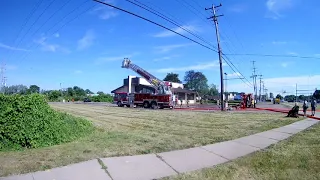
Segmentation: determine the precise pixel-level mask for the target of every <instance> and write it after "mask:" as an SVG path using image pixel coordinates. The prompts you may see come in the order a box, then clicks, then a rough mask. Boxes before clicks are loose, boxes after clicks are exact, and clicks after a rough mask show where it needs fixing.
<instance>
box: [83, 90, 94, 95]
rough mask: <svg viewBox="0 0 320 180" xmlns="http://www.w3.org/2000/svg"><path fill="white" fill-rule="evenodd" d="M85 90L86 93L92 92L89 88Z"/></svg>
mask: <svg viewBox="0 0 320 180" xmlns="http://www.w3.org/2000/svg"><path fill="white" fill-rule="evenodd" d="M85 92H86V94H94V93H93V92H92V91H90V89H86V90H85Z"/></svg>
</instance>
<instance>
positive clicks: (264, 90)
mask: <svg viewBox="0 0 320 180" xmlns="http://www.w3.org/2000/svg"><path fill="white" fill-rule="evenodd" d="M261 83H262V91H263V92H262V93H263V94H264V95H265V92H266V88H265V87H264V81H261V79H260V89H261ZM265 99H266V98H265Z"/></svg>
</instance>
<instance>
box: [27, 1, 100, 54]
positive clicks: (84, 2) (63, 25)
mask: <svg viewBox="0 0 320 180" xmlns="http://www.w3.org/2000/svg"><path fill="white" fill-rule="evenodd" d="M88 2H89V1H87V0H85V1H83V2H82V3H81V4H79V6H77V7H75V8H74V9H73V10H72V11H70V12H69V13H68V14H67V15H66V16H64V17H62V18H61V19H60V20H59V21H58V23H55V24H54V25H53V26H51V27H50V28H49V29H48V30H47V32H46V33H48V32H49V31H51V30H52V29H53V28H55V27H56V26H57V25H58V24H59V23H60V22H63V21H64V20H65V19H66V18H67V17H68V16H69V15H70V14H72V13H73V12H75V11H76V10H78V9H79V8H80V7H82V6H83V5H84V4H86V3H88ZM94 6H95V5H93V6H90V7H89V8H87V9H86V10H85V11H82V12H81V13H79V14H78V15H76V16H75V17H74V18H73V19H71V20H69V21H66V22H65V23H64V24H62V26H61V27H60V28H58V29H57V30H56V31H54V32H53V33H52V34H51V35H53V34H55V33H57V32H58V31H59V30H61V29H62V28H63V27H65V26H66V25H67V24H69V23H70V22H72V21H74V20H75V19H77V18H78V17H79V16H80V15H82V14H84V13H86V12H87V11H89V10H90V9H92V8H93V7H94ZM45 41H46V38H43V40H42V41H40V42H38V44H37V45H36V47H35V48H38V47H39V46H40V44H42V43H44V42H45ZM33 46H34V44H33ZM33 46H32V48H33ZM29 54H30V53H27V52H26V54H24V56H21V60H23V59H25V58H26V57H27V56H28V55H29Z"/></svg>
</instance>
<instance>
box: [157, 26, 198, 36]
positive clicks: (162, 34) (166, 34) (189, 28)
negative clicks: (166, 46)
mask: <svg viewBox="0 0 320 180" xmlns="http://www.w3.org/2000/svg"><path fill="white" fill-rule="evenodd" d="M181 27H182V28H180V27H177V28H174V29H172V30H174V31H176V32H177V33H180V34H185V33H187V32H186V31H185V30H183V29H187V30H189V31H197V30H198V29H197V28H196V27H195V26H181ZM175 35H177V34H175V33H173V32H171V31H168V30H165V31H161V32H159V33H157V34H154V35H153V37H171V36H175Z"/></svg>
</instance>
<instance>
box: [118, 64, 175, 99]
mask: <svg viewBox="0 0 320 180" xmlns="http://www.w3.org/2000/svg"><path fill="white" fill-rule="evenodd" d="M121 67H122V68H127V69H131V70H133V71H135V72H136V73H137V74H139V75H140V76H142V77H143V78H144V79H146V80H147V81H148V82H149V83H150V84H151V85H153V86H154V87H155V88H156V91H158V93H159V94H172V92H171V89H170V85H169V83H166V82H164V81H161V80H160V79H158V78H156V77H155V76H153V75H152V74H150V73H149V72H147V71H146V70H144V69H142V68H141V67H139V66H138V65H136V64H133V63H131V60H129V59H128V58H124V60H123V62H122V66H121Z"/></svg>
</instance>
